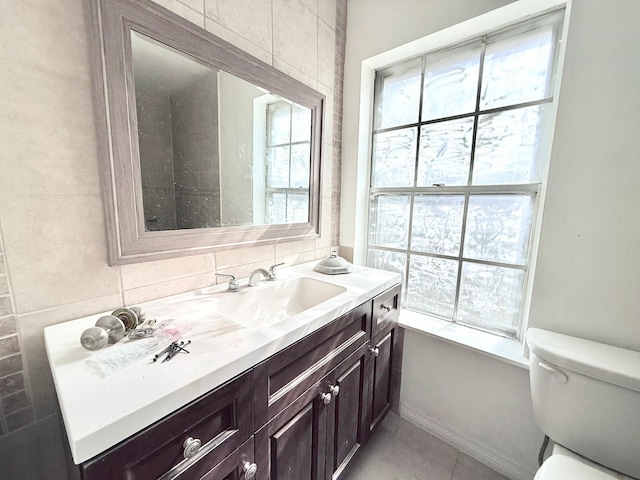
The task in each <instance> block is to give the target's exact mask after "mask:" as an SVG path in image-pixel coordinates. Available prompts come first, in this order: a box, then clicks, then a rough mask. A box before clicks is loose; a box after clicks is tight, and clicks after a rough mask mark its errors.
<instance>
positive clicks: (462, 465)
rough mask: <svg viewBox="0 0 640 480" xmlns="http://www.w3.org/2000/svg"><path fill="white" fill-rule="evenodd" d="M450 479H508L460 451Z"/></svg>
mask: <svg viewBox="0 0 640 480" xmlns="http://www.w3.org/2000/svg"><path fill="white" fill-rule="evenodd" d="M451 480H508V479H507V477H505V476H504V475H500V474H499V473H497V472H495V471H494V470H492V469H490V468H489V467H487V466H486V465H484V464H483V463H480V462H479V461H477V460H476V459H474V458H471V457H470V456H469V455H466V454H464V453H460V455H459V456H458V460H457V461H456V465H455V467H454V469H453V477H451Z"/></svg>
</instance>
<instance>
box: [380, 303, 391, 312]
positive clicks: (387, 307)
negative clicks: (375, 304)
mask: <svg viewBox="0 0 640 480" xmlns="http://www.w3.org/2000/svg"><path fill="white" fill-rule="evenodd" d="M380 309H381V310H384V311H385V312H390V311H391V307H390V306H389V305H385V304H384V303H381V304H380Z"/></svg>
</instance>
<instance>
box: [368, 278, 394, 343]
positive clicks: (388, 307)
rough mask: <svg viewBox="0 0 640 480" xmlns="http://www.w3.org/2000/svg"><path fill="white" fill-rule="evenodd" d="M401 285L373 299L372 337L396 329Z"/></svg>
mask: <svg viewBox="0 0 640 480" xmlns="http://www.w3.org/2000/svg"><path fill="white" fill-rule="evenodd" d="M400 288H401V287H400V285H396V286H395V287H392V288H390V289H389V290H387V291H386V292H382V293H381V294H380V295H378V296H377V297H375V298H374V299H373V312H372V315H371V336H372V337H375V336H376V335H378V334H380V333H381V332H383V331H386V330H388V329H390V328H393V327H395V326H396V325H397V324H398V316H399V315H400Z"/></svg>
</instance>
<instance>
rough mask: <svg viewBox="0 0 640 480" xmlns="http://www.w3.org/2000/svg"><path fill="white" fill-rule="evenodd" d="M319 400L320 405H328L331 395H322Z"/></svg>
mask: <svg viewBox="0 0 640 480" xmlns="http://www.w3.org/2000/svg"><path fill="white" fill-rule="evenodd" d="M320 399H321V400H322V403H324V404H325V405H329V404H330V403H331V394H330V393H322V394H320Z"/></svg>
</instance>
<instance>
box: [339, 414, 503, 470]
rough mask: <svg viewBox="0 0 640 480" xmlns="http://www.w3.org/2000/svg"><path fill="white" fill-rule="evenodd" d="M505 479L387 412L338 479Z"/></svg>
mask: <svg viewBox="0 0 640 480" xmlns="http://www.w3.org/2000/svg"><path fill="white" fill-rule="evenodd" d="M372 479H375V480H508V479H507V478H506V477H504V476H502V475H500V474H499V473H496V472H494V471H493V470H491V469H490V468H489V467H487V466H486V465H483V464H482V463H480V462H478V461H477V460H475V459H473V458H471V457H470V456H468V455H465V454H464V453H460V452H459V451H458V450H457V449H456V448H454V447H452V446H451V445H449V444H447V443H445V442H443V441H442V440H440V439H438V438H436V437H434V436H433V435H430V434H429V433H427V432H425V431H424V430H422V429H420V428H418V427H416V426H415V425H413V424H411V423H409V422H407V421H406V420H403V419H402V418H400V417H399V416H398V415H396V414H394V413H389V414H388V415H387V417H386V418H385V419H384V420H383V421H382V423H381V424H380V425H379V426H378V428H377V429H376V431H375V432H374V434H373V436H372V437H371V438H370V439H369V441H368V442H367V444H366V445H365V446H364V447H362V448H361V449H360V450H359V451H358V453H357V454H356V455H355V457H354V458H353V459H352V460H351V462H350V463H349V465H348V466H347V468H346V469H345V470H344V472H342V475H340V480H372Z"/></svg>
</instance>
